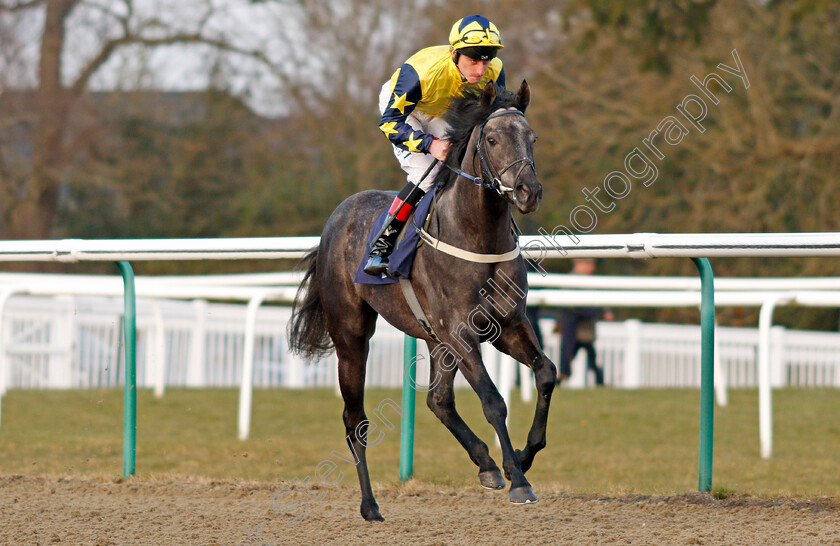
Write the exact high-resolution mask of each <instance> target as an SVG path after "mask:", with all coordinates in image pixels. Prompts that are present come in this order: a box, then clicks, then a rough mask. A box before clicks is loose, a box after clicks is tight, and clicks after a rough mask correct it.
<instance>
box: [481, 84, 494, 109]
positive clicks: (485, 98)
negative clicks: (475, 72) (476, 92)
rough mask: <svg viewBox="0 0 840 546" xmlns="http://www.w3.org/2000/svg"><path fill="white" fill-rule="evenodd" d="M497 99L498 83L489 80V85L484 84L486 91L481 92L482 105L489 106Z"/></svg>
mask: <svg viewBox="0 0 840 546" xmlns="http://www.w3.org/2000/svg"><path fill="white" fill-rule="evenodd" d="M495 100H496V84H495V83H493V82H487V85H485V86H484V91H482V92H481V101H480V103H481V106H483V107H484V108H489V107H490V106H491V105H492V104H493V101H495Z"/></svg>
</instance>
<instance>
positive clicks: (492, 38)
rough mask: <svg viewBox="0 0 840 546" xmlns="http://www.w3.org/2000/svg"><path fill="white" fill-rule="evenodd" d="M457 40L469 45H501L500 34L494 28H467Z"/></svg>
mask: <svg viewBox="0 0 840 546" xmlns="http://www.w3.org/2000/svg"><path fill="white" fill-rule="evenodd" d="M458 41H459V42H461V43H463V44H467V45H471V46H476V45H483V46H496V47H499V46H501V45H502V36H501V35H500V34H499V33H498V32H496V31H495V30H490V29H488V28H484V29H481V30H468V31H467V32H465V33H464V34H463V35H462V36H461V37H460V38H459V39H458Z"/></svg>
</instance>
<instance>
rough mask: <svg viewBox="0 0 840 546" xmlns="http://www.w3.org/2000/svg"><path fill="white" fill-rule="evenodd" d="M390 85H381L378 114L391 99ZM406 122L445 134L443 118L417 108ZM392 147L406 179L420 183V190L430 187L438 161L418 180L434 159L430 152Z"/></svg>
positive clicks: (442, 135) (438, 133) (433, 133)
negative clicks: (424, 176) (430, 170)
mask: <svg viewBox="0 0 840 546" xmlns="http://www.w3.org/2000/svg"><path fill="white" fill-rule="evenodd" d="M390 87H391V82H390V81H387V82H385V85H383V86H382V91H381V92H380V93H379V113H380V114H384V113H385V108H386V107H387V106H388V102H389V101H390V99H391V89H390ZM406 122H407V123H408V124H409V125H410V126H411V127H413V128H415V129H417V130H418V131H423V132H424V133H426V134H430V135H432V136H436V137H438V138H443V137H444V136H445V135H446V129H447V125H446V123H445V122H444V121H443V118H439V117H434V116H430V115H429V114H426V113H424V112H421V111H420V110H417V109H415V110H414V111H413V112H411V113H410V114H409V115H408V118H407V119H406ZM392 146H393V145H392ZM393 148H394V155H395V156H397V161H399V162H400V167H402V170H404V171H405V172H406V174H407V175H408V177H407V178H408V181H409V182H411V183H413V184H417V183H420V189H421V190H423V191H429V190H430V189H431V187H432V184H433V182H434V179H435V176H436V175H437V173H438V171H439V170H440V168H441V164H440V163H438V164H437V165H435V168H434V169H432V172H430V173H429V174H428V176H426V178H424V179H423V181H422V182H420V179H421V178H422V177H423V173H425V172H426V169H428V168H429V165H431V164H432V161H434V159H435V158H434V157H433V156H432V154H424V153H418V152H409V151H408V150H403V149H401V148H398V147H396V146H393Z"/></svg>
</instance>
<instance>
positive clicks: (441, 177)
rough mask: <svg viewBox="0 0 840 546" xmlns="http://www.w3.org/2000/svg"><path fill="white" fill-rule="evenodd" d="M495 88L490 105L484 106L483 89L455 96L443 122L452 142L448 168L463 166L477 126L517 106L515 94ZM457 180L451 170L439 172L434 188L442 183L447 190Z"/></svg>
mask: <svg viewBox="0 0 840 546" xmlns="http://www.w3.org/2000/svg"><path fill="white" fill-rule="evenodd" d="M493 85H494V86H495V87H496V99H495V100H494V101H493V104H491V105H490V106H484V105H482V104H481V90H480V89H468V90H467V91H465V92H464V94H463V95H461V96H457V97H453V98H452V100H451V101H450V103H449V108H448V109H447V110H446V112H445V113H444V114H443V120H444V121H445V122H446V124H447V125H448V126H449V129H448V130H447V131H446V137H445V138H446V139H447V140H449V142H450V147H449V153H448V154H447V156H446V164H447V165H452V166H454V167H460V165H461V161H463V160H464V156H465V155H466V153H467V145H468V144H469V141H470V136H471V135H472V131H473V129H474V128H475V127H476V126H478V125H480V124H481V123H483V122H484V120H486V119H487V118H488V117H490V114H492V113H493V112H495V111H496V110H498V109H500V108H511V107H513V106H515V104H514V103H515V101H516V94H515V93H513V92H511V91H508V90H506V89H505V88H503V87H501V86H499V85H498V84H496V83H495V82H493ZM457 177H458V174H457V173H455V172H453V171H452V170H450V169H445V168H444V169H440V170H439V171H438V173H437V176H436V177H435V185H438V184H440V185H441V186H443V187H444V188H445V187H446V186H449V185H450V184H449V183H450V182H451V181H453V180H454V179H455V178H457Z"/></svg>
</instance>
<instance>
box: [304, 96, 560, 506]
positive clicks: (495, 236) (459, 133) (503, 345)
mask: <svg viewBox="0 0 840 546" xmlns="http://www.w3.org/2000/svg"><path fill="white" fill-rule="evenodd" d="M529 101H530V90H529V88H528V84H527V83H526V82H524V81H523V82H522V85H521V86H520V88H519V90H518V91H517V92H516V93H512V92H509V91H505V90H503V89H500V88H497V87H496V86H495V85H493V84H492V83H491V84H488V85H487V86H486V87H485V88H484V89H483V90H482V91H481V92H476V93H473V94H471V95H468V96H465V97H461V98H458V99H455V100H453V103H452V105H451V106H450V108H449V110H448V112H447V113H446V114H445V119H446V121H447V123H448V125H449V127H450V130H449V132H448V134H447V137H448V138H449V139H450V141H451V142H452V145H451V147H450V151H449V156H448V159H447V161H446V164H447V166H448V167H449V169H441V170H440V172H439V173H438V179H437V180H436V181H437V182H439V183H440V184H441V185H442V186H441V188H440V189H439V190H438V193H437V196H436V204H435V209H434V212H433V218H432V221H431V222H430V223H429V228H428V237H426V240H427V241H428V240H430V239H431V240H437V241H442V242H443V243H442V244H441V246H446V245H451V246H453V247H457V248H460V249H462V250H466V251H467V252H468V253H472V254H471V255H472V256H478V255H480V256H478V259H479V260H480V261H473V260H472V259H469V256H470V255H467V258H466V259H465V258H464V257H463V256H460V257H459V256H454V255H451V254H449V253H445V252H442V251H441V250H440V249H439V248H433V245H432V244H424V245H421V246H420V248H419V249H418V250H417V254H416V257H415V260H414V265H413V269H412V272H411V283H412V285H413V286H414V288H415V291H416V293H417V299H418V301H419V303H420V305H421V306H422V309H423V311H424V312H425V314H426V316H427V317H428V320H429V323H430V324H431V326H432V329H433V332H432V333H433V334H435V335H434V337H433V336H432V335H431V334H430V333H429V332H427V330H426V329H424V328H422V327H421V325H420V323H419V322H418V320H417V319H416V318H415V315H414V314H413V313H412V311H411V309H410V308H409V305H408V304H407V302H406V299H405V297H404V296H403V293H402V291H401V289H400V287H399V285H397V284H386V285H367V284H357V283H355V282H354V276H355V273H356V270H357V269H358V267H359V264H360V263H361V260H362V259H363V256H364V254H365V250H366V244H365V242H366V241H367V239H368V235H369V233H370V232H371V230H372V227H373V223H374V221H375V218H376V216H377V214H378V213H379V212H380V211H382V210H383V209H385V208H387V207H388V205H389V204H390V203H391V201H392V200H393V194H392V193H388V192H384V191H364V192H361V193H358V194H356V195H353V196H351V197H349V198H348V199H346V200H345V201H344V202H343V203H341V204H340V205H339V206H338V208H336V210H335V211H334V212H333V214H332V215H331V216H330V218H329V220H328V221H327V224H326V226H325V227H324V231H323V234H322V235H321V240H320V245H319V246H318V247H317V248H315V249H314V250H313V251H311V252H310V253H309V254H308V255H307V257H305V258H304V259H303V261H302V263H303V265H304V267H306V274H305V277H304V282H303V284H302V285H301V290H300V291H299V293H298V296H297V298H296V301H295V307H294V311H293V316H292V321H291V324H290V328H289V330H290V331H289V333H290V340H291V345H292V349H293V350H295V351H297V352H299V353H301V354H304V355H307V356H309V357H316V356H322V355H324V354H327V353H329V352H331V351H332V349H333V348H334V349H335V351H336V353H337V357H338V379H339V384H340V387H341V394H342V396H343V398H344V424H345V427H346V433H347V443H348V446H349V448H350V450H351V452H352V454H353V456H354V458H355V460H356V469H357V472H358V475H359V484H360V487H361V492H362V503H361V514H362V516H363V517H364V518H365V520H368V521H381V520H383V517H382V515H381V514H380V512H379V506H378V504H377V503H376V500H375V498H374V496H373V491H372V490H371V485H370V477H369V474H368V467H367V460H366V458H365V447H366V439H367V423H369V422H368V421H367V416H366V414H365V410H364V384H365V367H366V361H367V356H368V351H369V342H370V338H371V336H372V335H373V333H374V329H375V327H376V317H377V315H381V316H382V317H383V318H385V320H387V321H388V322H389V323H391V324H392V325H394V326H395V327H396V328H398V329H399V330H401V331H403V332H405V333H406V334H408V335H410V336H413V337H415V338H418V339H422V340H425V341H426V343H427V344H428V346H429V351H430V355H431V356H430V364H429V365H430V373H431V378H430V379H431V381H430V385H431V388H430V390H429V392H428V395H427V403H428V406H429V408H430V409H431V410H432V412H433V413H434V414H435V415H436V416H437V417H438V418H439V419H440V420H441V422H443V424H444V425H445V426H446V427H447V428H448V429H449V430H450V432H452V434H453V435H454V436H455V438H456V439H457V440H458V442H460V444H461V445H462V446H463V447H464V449H465V450H466V451H467V453H468V454H469V457H470V459H471V460H472V461H473V462H474V463H475V464H476V465H477V466H478V470H479V472H478V475H479V481H480V484H481V485H482V486H483V487H485V488H490V489H503V488H504V487H505V480H504V478H503V477H502V472H501V471H500V469H499V467H498V466H497V465H496V463H495V462H494V461H493V459H492V458H491V457H490V453H489V450H488V448H487V445H486V444H485V443H484V442H483V441H481V440H480V439H479V438H478V437H477V436H476V435H475V433H473V431H472V430H470V428H469V427H468V426H467V424H466V423H465V422H464V421H463V419H462V418H461V416H460V415H459V414H458V412H457V411H456V409H455V399H454V392H453V381H454V379H455V374H456V372H457V371H459V370H460V372H461V373H462V374H463V375H464V377H465V378H466V380H467V381H468V382H469V384H470V386H472V388H473V389H474V390H475V392H476V393H477V394H478V396H479V399H480V400H481V406H482V409H483V411H484V415H485V417H486V418H487V421H488V422H489V423H490V424H491V425H492V426H493V428H494V429H495V431H496V434H497V435H498V437H499V442H500V444H501V448H502V457H503V460H502V468H503V469H504V476H505V477H506V478H507V479H509V480H510V482H511V485H510V493H509V497H510V502H512V503H515V504H527V503H532V502H536V501H537V497H536V496H535V495H534V493H533V490H532V489H531V484H530V483H529V482H528V480H527V479H526V478H525V472H526V471H527V470H528V469H529V468H530V467H531V464H532V463H533V460H534V455H535V454H536V453H537V452H538V451H539V450H540V449H542V448H543V447H545V433H546V422H547V419H548V409H549V404H550V402H551V393H552V391H553V390H554V384H555V374H556V370H555V367H554V364H553V363H552V362H551V361H550V360H549V359H548V358H547V357H546V356H545V354H544V353H543V351H542V348H541V347H540V346H539V343H538V341H537V338H536V336H535V334H534V330H533V328H532V326H531V324H530V322H529V321H528V320H527V318H526V317H525V295H526V294H527V290H528V285H527V276H526V269H525V262H524V259H523V257H522V256H521V255H520V254H519V253H518V252H515V251H516V250H517V249H518V242H517V237H516V234H515V233H514V231H513V227H514V224H513V220H512V216H511V205H514V206H515V207H516V208H517V209H518V210H519V211H520V212H521V213H525V214H527V213H530V212H533V211H534V210H536V209H537V207H538V206H539V203H540V200H541V199H542V185H541V184H540V183H539V181H538V180H537V174H536V169H535V168H534V163H533V150H534V142H535V141H536V134H535V133H534V131H533V130H532V129H531V127H530V126H529V125H528V122H527V121H526V119H525V116H524V112H525V109H526V107H527V106H528V103H529ZM491 180H492V182H490V181H491ZM512 251H514V252H512ZM488 255H489V256H503V257H504V258H500V259H502V260H503V261H495V262H494V261H492V260H491V261H490V262H489V263H488V262H487V260H484V261H481V256H488ZM487 341H489V342H491V343H492V344H493V346H494V347H496V348H497V349H498V350H499V351H501V352H503V353H506V354H508V355H510V356H511V357H513V358H514V359H516V360H517V361H519V362H521V363H523V364H525V365H526V366H528V367H530V368H531V369H532V370H533V371H534V375H535V379H536V387H537V392H538V399H537V404H536V411H535V415H534V421H533V424H532V426H531V430H530V432H529V433H528V439H527V443H526V445H525V447H524V448H523V449H522V450H515V449H514V448H513V445H512V444H511V440H510V437H509V435H508V431H507V426H506V424H505V418H506V416H507V407H506V406H505V403H504V400H503V399H502V396H501V395H500V394H499V391H498V390H497V389H496V386H495V385H494V384H493V381H492V380H491V379H490V376H489V375H488V373H487V370H486V369H485V367H484V364H483V362H482V360H481V352H480V344H481V343H482V342H487Z"/></svg>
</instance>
